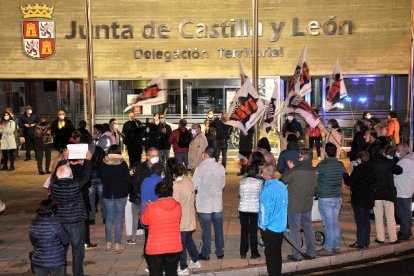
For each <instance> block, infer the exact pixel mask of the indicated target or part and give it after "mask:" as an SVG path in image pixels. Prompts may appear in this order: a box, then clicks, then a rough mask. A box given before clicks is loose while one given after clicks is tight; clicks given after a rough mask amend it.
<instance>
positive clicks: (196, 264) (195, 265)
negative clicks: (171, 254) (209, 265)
mask: <svg viewBox="0 0 414 276" xmlns="http://www.w3.org/2000/svg"><path fill="white" fill-rule="evenodd" d="M188 268H201V264H200V261H197V262H195V263H194V262H193V261H191V262H190V264H189V265H188Z"/></svg>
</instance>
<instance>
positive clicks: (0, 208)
mask: <svg viewBox="0 0 414 276" xmlns="http://www.w3.org/2000/svg"><path fill="white" fill-rule="evenodd" d="M4 209H6V204H4V203H3V201H1V200H0V213H1V212H3V211H4Z"/></svg>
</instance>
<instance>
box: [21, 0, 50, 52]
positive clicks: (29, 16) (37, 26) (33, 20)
mask: <svg viewBox="0 0 414 276" xmlns="http://www.w3.org/2000/svg"><path fill="white" fill-rule="evenodd" d="M20 9H21V11H22V13H23V18H24V20H23V21H22V23H23V26H22V27H23V28H22V31H23V49H24V52H25V53H26V54H27V55H28V56H29V57H31V58H33V59H46V58H49V57H50V56H51V55H53V53H54V52H55V46H56V41H55V22H54V20H52V15H53V7H48V6H46V5H45V4H44V5H42V6H40V5H39V4H35V5H34V6H32V5H30V4H29V5H27V6H26V7H23V6H21V7H20Z"/></svg>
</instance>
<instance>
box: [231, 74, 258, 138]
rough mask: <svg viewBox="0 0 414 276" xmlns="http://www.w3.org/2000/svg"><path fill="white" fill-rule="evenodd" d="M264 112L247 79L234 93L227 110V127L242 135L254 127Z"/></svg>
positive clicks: (256, 94) (255, 92)
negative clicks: (237, 130) (235, 129)
mask: <svg viewBox="0 0 414 276" xmlns="http://www.w3.org/2000/svg"><path fill="white" fill-rule="evenodd" d="M264 111H265V105H264V103H263V101H262V100H261V99H260V98H259V94H258V93H257V91H256V90H255V89H254V87H253V85H252V83H251V82H250V80H249V79H246V80H245V82H244V84H243V86H242V87H241V88H240V89H239V90H238V91H237V92H236V95H235V96H234V98H233V100H232V102H231V104H230V108H229V110H228V112H227V113H228V115H229V120H228V122H227V123H226V124H227V125H230V126H233V127H237V128H238V129H240V131H242V132H243V134H244V135H247V131H248V130H249V129H250V128H251V127H252V126H254V125H255V124H256V123H257V122H258V121H259V120H260V117H261V116H262V114H263V112H264Z"/></svg>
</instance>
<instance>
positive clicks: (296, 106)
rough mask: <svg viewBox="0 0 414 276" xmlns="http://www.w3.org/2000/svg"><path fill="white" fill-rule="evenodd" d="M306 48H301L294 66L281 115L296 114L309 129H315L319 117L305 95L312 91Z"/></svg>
mask: <svg viewBox="0 0 414 276" xmlns="http://www.w3.org/2000/svg"><path fill="white" fill-rule="evenodd" d="M306 56H307V50H306V47H305V48H303V51H302V54H301V56H300V58H299V62H298V64H297V65H296V68H295V72H294V74H293V76H292V78H291V79H290V83H289V94H288V95H287V97H286V99H285V102H284V108H283V113H285V114H286V113H292V112H294V113H298V114H299V115H301V116H302V117H303V119H304V120H305V121H306V122H307V123H308V125H310V126H311V127H316V126H317V125H318V124H319V122H320V119H319V116H318V115H317V114H316V113H315V111H314V110H313V108H312V107H311V106H310V105H309V104H308V103H307V102H306V100H305V95H306V94H308V93H310V92H311V90H312V82H311V77H310V73H309V67H308V64H307V62H306V59H307V57H306Z"/></svg>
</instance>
